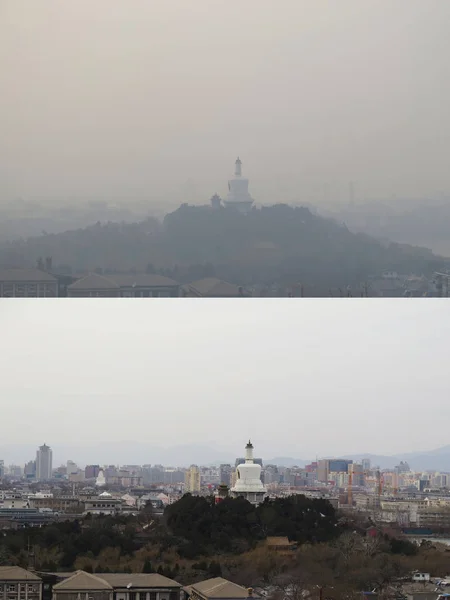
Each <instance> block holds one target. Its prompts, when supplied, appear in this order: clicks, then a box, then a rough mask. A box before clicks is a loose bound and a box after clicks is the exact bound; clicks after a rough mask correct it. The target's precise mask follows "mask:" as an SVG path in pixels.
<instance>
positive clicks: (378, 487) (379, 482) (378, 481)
mask: <svg viewBox="0 0 450 600" xmlns="http://www.w3.org/2000/svg"><path fill="white" fill-rule="evenodd" d="M382 491H383V482H382V479H381V472H380V470H378V471H377V500H378V505H379V504H380V502H381V493H382Z"/></svg>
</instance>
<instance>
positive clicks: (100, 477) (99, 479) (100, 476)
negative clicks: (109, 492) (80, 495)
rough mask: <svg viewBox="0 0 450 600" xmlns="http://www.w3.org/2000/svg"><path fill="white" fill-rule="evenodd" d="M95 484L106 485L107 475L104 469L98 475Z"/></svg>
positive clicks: (98, 485)
mask: <svg viewBox="0 0 450 600" xmlns="http://www.w3.org/2000/svg"><path fill="white" fill-rule="evenodd" d="M95 485H96V486H97V487H103V486H105V485H106V479H105V475H104V473H103V469H100V471H99V472H98V475H97V479H96V480H95Z"/></svg>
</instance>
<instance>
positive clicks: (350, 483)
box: [347, 465, 353, 506]
mask: <svg viewBox="0 0 450 600" xmlns="http://www.w3.org/2000/svg"><path fill="white" fill-rule="evenodd" d="M349 466H350V465H349ZM352 488H353V471H352V470H350V471H349V473H348V485H347V504H348V505H349V506H353V489H352Z"/></svg>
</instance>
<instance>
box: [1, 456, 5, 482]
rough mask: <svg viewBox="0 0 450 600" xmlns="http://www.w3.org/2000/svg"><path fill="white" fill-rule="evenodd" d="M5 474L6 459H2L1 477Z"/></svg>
mask: <svg viewBox="0 0 450 600" xmlns="http://www.w3.org/2000/svg"><path fill="white" fill-rule="evenodd" d="M4 476H5V461H4V460H0V479H2V477H4Z"/></svg>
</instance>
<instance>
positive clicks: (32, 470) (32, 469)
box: [23, 460, 36, 480]
mask: <svg viewBox="0 0 450 600" xmlns="http://www.w3.org/2000/svg"><path fill="white" fill-rule="evenodd" d="M23 474H24V475H25V479H29V480H33V479H35V478H36V461H35V460H30V461H29V462H27V464H26V465H25V467H24V469H23Z"/></svg>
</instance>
